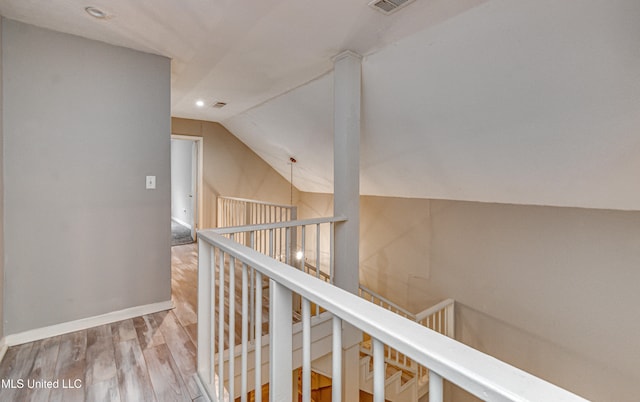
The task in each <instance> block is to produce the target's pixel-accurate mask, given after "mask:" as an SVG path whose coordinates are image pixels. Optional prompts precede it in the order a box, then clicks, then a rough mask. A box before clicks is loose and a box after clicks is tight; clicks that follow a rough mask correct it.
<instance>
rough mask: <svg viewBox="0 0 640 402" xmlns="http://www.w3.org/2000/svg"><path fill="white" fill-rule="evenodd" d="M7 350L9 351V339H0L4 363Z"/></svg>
mask: <svg viewBox="0 0 640 402" xmlns="http://www.w3.org/2000/svg"><path fill="white" fill-rule="evenodd" d="M7 349H9V345H7V338H6V337H2V339H0V362H2V359H4V355H5V353H7Z"/></svg>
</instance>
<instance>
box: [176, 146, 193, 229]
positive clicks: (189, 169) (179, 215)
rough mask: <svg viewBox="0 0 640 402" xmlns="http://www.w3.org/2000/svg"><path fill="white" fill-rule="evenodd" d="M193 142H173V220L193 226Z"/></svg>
mask: <svg viewBox="0 0 640 402" xmlns="http://www.w3.org/2000/svg"><path fill="white" fill-rule="evenodd" d="M193 146H194V142H193V141H187V140H174V139H172V140H171V219H174V220H176V221H177V222H178V223H181V224H183V225H184V224H186V225H188V226H189V227H191V226H192V225H193V196H194V194H193V184H194V183H193V173H194V172H193Z"/></svg>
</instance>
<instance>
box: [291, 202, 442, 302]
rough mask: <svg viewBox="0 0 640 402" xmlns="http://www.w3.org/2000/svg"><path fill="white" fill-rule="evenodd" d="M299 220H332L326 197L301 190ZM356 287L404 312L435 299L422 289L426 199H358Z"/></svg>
mask: <svg viewBox="0 0 640 402" xmlns="http://www.w3.org/2000/svg"><path fill="white" fill-rule="evenodd" d="M298 209H299V216H300V218H301V219H306V218H312V217H319V216H332V215H333V196H332V195H331V194H321V193H306V192H301V193H300V198H299V202H298ZM360 219H361V222H360V283H361V284H363V285H365V286H367V287H368V288H370V289H372V290H374V291H376V292H378V293H380V294H382V295H384V296H386V297H388V298H390V299H391V300H393V301H394V302H395V303H397V304H399V305H400V306H402V307H404V308H407V309H408V310H410V311H414V312H419V311H421V310H423V309H425V308H427V307H429V306H431V305H433V304H435V303H436V302H438V301H439V300H436V299H435V298H433V297H431V296H430V295H429V294H428V293H426V292H424V291H423V288H424V286H426V281H427V279H428V275H429V247H430V236H431V234H430V227H429V225H430V223H429V200H424V199H411V198H392V197H373V196H362V197H360Z"/></svg>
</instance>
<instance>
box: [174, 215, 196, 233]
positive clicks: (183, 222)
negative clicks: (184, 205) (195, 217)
mask: <svg viewBox="0 0 640 402" xmlns="http://www.w3.org/2000/svg"><path fill="white" fill-rule="evenodd" d="M171 220H172V221H174V222H176V223H179V224H181V225H182V226H186V227H188V228H189V230H191V225H189V224H188V223H187V222H185V221H181V220H180V219H178V218H174V217H173V216H172V217H171Z"/></svg>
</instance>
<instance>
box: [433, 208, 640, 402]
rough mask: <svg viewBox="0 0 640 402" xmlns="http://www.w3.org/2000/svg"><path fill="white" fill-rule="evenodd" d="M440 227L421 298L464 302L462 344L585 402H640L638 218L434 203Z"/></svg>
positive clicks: (435, 224) (619, 213) (460, 323)
mask: <svg viewBox="0 0 640 402" xmlns="http://www.w3.org/2000/svg"><path fill="white" fill-rule="evenodd" d="M431 222H432V233H431V253H430V256H431V258H430V277H429V281H428V284H427V286H425V287H424V291H425V292H427V293H429V294H432V295H434V296H437V297H451V298H454V299H455V300H456V301H457V305H458V311H457V314H456V318H457V323H456V324H457V325H456V329H457V333H456V336H457V337H458V338H459V339H460V340H462V341H463V342H465V343H468V344H469V345H471V346H472V347H475V348H477V349H480V350H482V351H484V352H487V353H489V354H491V355H493V356H496V357H498V358H500V359H502V360H504V361H506V362H508V363H511V364H513V365H515V366H517V367H520V368H522V369H524V370H526V371H529V372H531V373H533V374H535V375H537V376H540V377H542V378H544V379H547V380H549V381H551V382H553V383H556V384H557V385H560V386H562V387H564V388H567V389H569V390H572V391H574V392H576V393H578V394H580V395H582V396H584V397H586V398H588V399H592V400H602V401H632V400H637V387H636V385H637V382H638V380H640V367H639V366H638V364H637V362H638V361H639V360H640V348H638V342H637V340H638V338H639V337H640V310H639V309H638V308H637V306H638V305H640V292H638V287H637V284H638V283H640V270H639V269H638V267H639V266H640V213H638V212H623V211H608V210H593V209H580V208H560V207H535V206H516V205H506V204H483V203H477V202H475V203H474V202H457V201H438V200H432V201H431ZM455 400H458V399H457V398H455Z"/></svg>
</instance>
